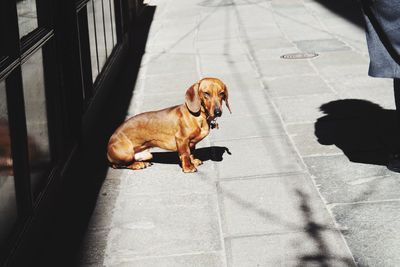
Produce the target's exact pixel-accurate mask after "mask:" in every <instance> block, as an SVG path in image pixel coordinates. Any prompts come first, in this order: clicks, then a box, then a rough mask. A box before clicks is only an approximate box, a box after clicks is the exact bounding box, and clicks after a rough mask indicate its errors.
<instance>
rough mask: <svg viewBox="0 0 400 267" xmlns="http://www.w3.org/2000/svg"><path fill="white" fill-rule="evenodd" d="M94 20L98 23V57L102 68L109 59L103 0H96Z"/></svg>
mask: <svg viewBox="0 0 400 267" xmlns="http://www.w3.org/2000/svg"><path fill="white" fill-rule="evenodd" d="M94 20H95V23H96V38H97V57H98V59H99V69H100V70H101V69H102V68H103V66H104V64H105V63H106V59H107V50H106V40H105V37H104V35H105V30H104V20H103V1H102V0H94Z"/></svg>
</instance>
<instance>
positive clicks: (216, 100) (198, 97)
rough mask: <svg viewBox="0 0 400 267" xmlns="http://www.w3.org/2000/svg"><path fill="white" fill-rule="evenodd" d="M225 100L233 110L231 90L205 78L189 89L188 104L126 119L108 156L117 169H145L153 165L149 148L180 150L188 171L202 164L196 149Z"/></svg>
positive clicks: (186, 98)
mask: <svg viewBox="0 0 400 267" xmlns="http://www.w3.org/2000/svg"><path fill="white" fill-rule="evenodd" d="M222 101H225V104H226V106H227V108H228V109H229V112H231V109H230V107H229V102H228V89H227V88H226V86H225V84H224V83H223V82H222V81H221V80H219V79H216V78H204V79H202V80H200V81H198V82H197V83H195V84H193V85H192V86H191V87H190V88H189V89H187V91H186V96H185V104H182V105H179V106H174V107H170V108H166V109H162V110H159V111H150V112H144V113H141V114H138V115H136V116H133V117H132V118H130V119H128V120H127V121H125V122H124V123H123V124H122V125H121V126H120V127H119V128H118V129H117V130H116V131H115V132H114V134H113V135H112V136H111V138H110V141H109V143H108V148H107V157H108V160H109V162H110V163H111V166H112V167H113V168H121V167H125V168H129V169H133V170H137V169H143V168H146V167H147V166H149V165H151V164H150V163H149V162H145V161H146V160H150V159H152V157H153V156H152V154H151V153H150V152H149V150H148V149H149V148H152V147H160V148H162V149H166V150H171V151H178V154H179V158H180V160H181V163H182V170H183V171H184V172H195V171H197V169H196V167H197V166H199V165H200V164H202V162H201V160H199V159H195V158H194V156H193V154H192V151H194V149H195V146H196V144H197V143H198V142H199V141H201V140H202V139H203V138H204V137H206V136H207V135H208V133H209V132H210V127H213V126H214V125H215V119H216V118H217V117H220V116H221V115H222Z"/></svg>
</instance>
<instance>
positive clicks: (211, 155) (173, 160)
mask: <svg viewBox="0 0 400 267" xmlns="http://www.w3.org/2000/svg"><path fill="white" fill-rule="evenodd" d="M225 152H226V153H228V154H229V155H231V154H232V153H231V152H230V151H229V149H228V148H227V147H221V146H211V147H203V148H199V149H196V150H195V151H194V153H193V155H194V156H195V158H198V159H199V160H201V161H208V160H211V161H222V160H223V155H224V153H225ZM151 154H153V159H152V160H150V162H153V163H162V164H180V163H181V161H180V160H179V156H178V153H177V152H152V153H151Z"/></svg>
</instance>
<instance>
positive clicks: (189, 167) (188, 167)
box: [182, 165, 197, 173]
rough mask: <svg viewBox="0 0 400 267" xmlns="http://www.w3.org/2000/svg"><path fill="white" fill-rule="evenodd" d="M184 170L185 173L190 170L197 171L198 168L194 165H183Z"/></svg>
mask: <svg viewBox="0 0 400 267" xmlns="http://www.w3.org/2000/svg"><path fill="white" fill-rule="evenodd" d="M182 171H183V172H185V173H190V172H197V169H196V167H195V166H194V165H189V166H184V167H182Z"/></svg>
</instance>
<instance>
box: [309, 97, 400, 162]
mask: <svg viewBox="0 0 400 267" xmlns="http://www.w3.org/2000/svg"><path fill="white" fill-rule="evenodd" d="M320 110H321V111H322V112H323V113H325V114H326V115H325V116H323V117H321V118H319V119H318V120H317V122H316V123H315V136H316V137H317V138H318V142H319V143H320V144H322V145H335V146H337V147H338V148H340V149H341V150H342V151H343V153H344V154H345V155H346V156H347V157H348V158H349V160H350V161H353V162H358V163H366V164H376V165H386V163H387V160H388V158H389V155H390V154H391V153H393V152H395V151H397V150H398V148H399V147H400V138H399V136H400V135H399V133H400V132H399V129H398V127H397V125H398V124H397V117H396V111H395V110H387V109H384V108H382V107H381V106H379V105H378V104H375V103H372V102H370V101H366V100H360V99H345V100H337V101H332V102H329V103H326V104H323V105H322V106H321V107H320Z"/></svg>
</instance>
